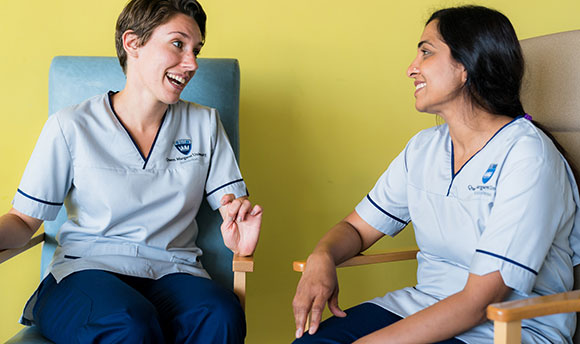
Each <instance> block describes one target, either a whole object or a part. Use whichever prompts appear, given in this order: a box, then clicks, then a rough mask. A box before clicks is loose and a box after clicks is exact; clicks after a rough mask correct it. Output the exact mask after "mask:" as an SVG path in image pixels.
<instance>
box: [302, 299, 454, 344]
mask: <svg viewBox="0 0 580 344" xmlns="http://www.w3.org/2000/svg"><path fill="white" fill-rule="evenodd" d="M345 312H346V314H347V316H346V317H344V318H339V317H335V316H332V317H330V318H328V319H326V320H324V321H323V322H322V323H320V326H319V327H318V331H316V333H315V334H313V335H309V334H308V332H307V333H305V334H304V335H303V336H302V338H300V339H296V340H295V341H294V342H293V343H294V344H314V343H316V344H346V343H352V342H354V341H355V340H357V339H359V338H362V337H364V336H366V335H367V334H370V333H372V332H375V331H377V330H380V329H382V328H384V327H387V326H389V325H391V324H392V323H395V322H397V321H399V320H401V319H402V318H401V317H400V316H398V315H396V314H393V313H391V312H389V311H388V310H386V309H384V308H382V307H380V306H377V305H375V304H372V303H362V304H360V305H358V306H354V307H352V308H349V309H347V310H346V311H345ZM438 344H463V341H461V340H459V339H456V338H451V339H448V340H444V341H442V342H439V343H438Z"/></svg>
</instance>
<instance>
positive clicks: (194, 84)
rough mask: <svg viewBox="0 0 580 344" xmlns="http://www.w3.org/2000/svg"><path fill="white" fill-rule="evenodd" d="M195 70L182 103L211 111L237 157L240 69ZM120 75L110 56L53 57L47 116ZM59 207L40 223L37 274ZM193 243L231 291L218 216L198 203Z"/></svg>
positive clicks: (217, 63) (230, 63) (115, 86)
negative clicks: (41, 242) (42, 235)
mask: <svg viewBox="0 0 580 344" xmlns="http://www.w3.org/2000/svg"><path fill="white" fill-rule="evenodd" d="M198 63H199V70H198V71H197V72H196V74H195V77H194V78H193V80H192V81H191V82H190V83H189V84H188V85H187V87H186V88H185V89H184V90H183V92H182V94H181V98H182V99H184V100H187V101H191V102H195V103H198V104H202V105H206V106H209V107H213V108H216V109H217V110H218V111H219V113H220V118H221V121H222V123H223V125H224V127H225V130H226V132H227V134H228V137H229V139H230V142H231V145H232V147H233V149H234V152H235V154H236V157H239V144H238V142H239V138H238V114H239V112H238V111H239V101H240V69H239V65H238V61H237V60H235V59H212V58H205V59H204V58H200V59H198ZM124 85H125V75H124V74H123V71H122V69H121V67H120V66H119V61H118V60H117V58H116V57H79V56H57V57H55V58H54V59H53V60H52V63H51V66H50V73H49V89H48V111H49V115H50V114H53V113H55V112H56V111H58V110H60V109H62V108H64V107H66V106H70V105H74V104H77V103H80V102H82V101H83V100H85V99H88V98H90V97H92V96H95V95H98V94H103V93H106V92H107V91H109V90H113V91H120V90H121V89H123V87H124ZM66 219H67V215H66V211H65V209H64V208H63V209H62V210H61V212H60V213H59V214H58V217H57V219H56V220H55V221H47V222H45V224H44V231H45V234H46V241H45V244H44V246H43V248H42V261H41V271H40V272H41V275H42V274H43V273H44V271H45V269H46V268H47V266H48V264H49V263H50V261H51V259H52V256H53V254H54V250H55V248H56V240H55V236H56V233H57V232H58V229H59V228H60V226H61V225H62V224H63V223H64V222H65V221H66ZM197 222H198V225H199V235H198V238H197V245H198V246H199V247H200V248H201V249H202V250H203V256H202V257H201V262H202V264H203V266H204V267H205V269H206V270H207V271H208V273H209V274H210V275H211V276H212V279H214V280H215V281H217V282H218V283H220V284H222V285H224V286H226V287H227V288H229V289H233V272H232V252H231V251H230V250H229V249H227V248H226V247H225V246H224V244H223V240H222V238H221V233H220V230H219V227H220V224H221V222H222V221H221V216H220V215H219V212H214V211H212V210H211V208H210V207H209V205H208V204H207V202H206V201H204V202H203V203H202V205H201V208H200V210H199V214H198V215H197Z"/></svg>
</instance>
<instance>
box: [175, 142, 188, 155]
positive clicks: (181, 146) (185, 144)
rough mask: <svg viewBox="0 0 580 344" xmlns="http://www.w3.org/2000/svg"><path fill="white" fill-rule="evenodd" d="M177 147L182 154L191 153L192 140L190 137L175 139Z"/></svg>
mask: <svg viewBox="0 0 580 344" xmlns="http://www.w3.org/2000/svg"><path fill="white" fill-rule="evenodd" d="M175 148H177V150H178V151H179V152H180V153H181V154H183V155H187V154H189V152H191V140H190V139H181V140H177V141H175Z"/></svg>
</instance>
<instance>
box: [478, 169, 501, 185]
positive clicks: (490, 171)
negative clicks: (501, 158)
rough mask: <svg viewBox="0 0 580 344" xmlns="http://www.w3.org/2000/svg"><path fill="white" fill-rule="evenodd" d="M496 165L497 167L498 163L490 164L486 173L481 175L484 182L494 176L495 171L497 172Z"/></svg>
mask: <svg viewBox="0 0 580 344" xmlns="http://www.w3.org/2000/svg"><path fill="white" fill-rule="evenodd" d="M496 167H497V164H490V165H489V167H488V168H487V171H485V173H484V174H483V176H482V177H481V181H482V182H483V184H485V183H487V182H489V180H490V179H491V177H492V176H493V173H494V172H495V169H496Z"/></svg>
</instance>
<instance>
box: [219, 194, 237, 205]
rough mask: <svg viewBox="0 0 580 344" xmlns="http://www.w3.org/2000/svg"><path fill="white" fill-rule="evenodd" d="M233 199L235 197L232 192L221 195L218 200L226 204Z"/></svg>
mask: <svg viewBox="0 0 580 344" xmlns="http://www.w3.org/2000/svg"><path fill="white" fill-rule="evenodd" d="M235 199H236V196H235V195H234V194H225V195H223V197H222V199H221V201H220V204H221V205H226V204H228V203H230V202H231V201H233V200H235Z"/></svg>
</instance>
